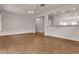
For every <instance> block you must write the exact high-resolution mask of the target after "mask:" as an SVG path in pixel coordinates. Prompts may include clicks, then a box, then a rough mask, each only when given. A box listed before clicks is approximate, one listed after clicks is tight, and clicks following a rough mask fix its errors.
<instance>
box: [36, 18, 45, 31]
mask: <svg viewBox="0 0 79 59" xmlns="http://www.w3.org/2000/svg"><path fill="white" fill-rule="evenodd" d="M35 32H40V33H44V17H39V18H36V22H35Z"/></svg>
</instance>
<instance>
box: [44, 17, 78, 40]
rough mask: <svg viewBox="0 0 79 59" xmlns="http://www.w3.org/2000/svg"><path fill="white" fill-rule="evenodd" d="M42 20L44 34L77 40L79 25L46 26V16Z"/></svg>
mask: <svg viewBox="0 0 79 59" xmlns="http://www.w3.org/2000/svg"><path fill="white" fill-rule="evenodd" d="M44 21H45V22H44V23H45V24H44V26H45V27H44V28H45V35H47V36H52V37H60V38H66V39H70V40H76V41H79V26H72V27H70V26H69V27H55V26H51V27H48V25H47V24H48V16H45V19H44Z"/></svg>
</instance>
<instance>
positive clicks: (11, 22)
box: [0, 12, 35, 35]
mask: <svg viewBox="0 0 79 59" xmlns="http://www.w3.org/2000/svg"><path fill="white" fill-rule="evenodd" d="M1 20H2V31H1V32H0V35H9V34H10V35H11V34H19V33H28V32H34V31H35V29H34V27H35V26H34V18H33V17H29V16H26V15H18V14H12V13H7V12H3V13H2V19H1Z"/></svg>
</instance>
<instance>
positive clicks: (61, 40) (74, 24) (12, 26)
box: [0, 4, 79, 54]
mask: <svg viewBox="0 0 79 59" xmlns="http://www.w3.org/2000/svg"><path fill="white" fill-rule="evenodd" d="M0 54H79V4H0Z"/></svg>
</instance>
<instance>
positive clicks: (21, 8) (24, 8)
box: [0, 4, 79, 15]
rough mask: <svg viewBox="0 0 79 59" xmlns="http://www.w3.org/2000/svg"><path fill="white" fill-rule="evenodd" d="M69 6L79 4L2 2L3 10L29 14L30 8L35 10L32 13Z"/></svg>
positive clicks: (0, 6)
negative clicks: (41, 4)
mask: <svg viewBox="0 0 79 59" xmlns="http://www.w3.org/2000/svg"><path fill="white" fill-rule="evenodd" d="M67 6H77V7H78V6H79V5H65V4H64V5H62V4H46V6H40V4H1V5H0V8H1V10H3V11H6V12H11V13H17V14H27V15H28V14H29V13H28V10H30V9H32V10H34V11H35V13H33V14H32V15H37V14H41V13H44V12H48V11H50V10H55V9H58V8H62V7H67Z"/></svg>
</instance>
